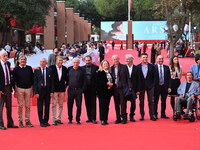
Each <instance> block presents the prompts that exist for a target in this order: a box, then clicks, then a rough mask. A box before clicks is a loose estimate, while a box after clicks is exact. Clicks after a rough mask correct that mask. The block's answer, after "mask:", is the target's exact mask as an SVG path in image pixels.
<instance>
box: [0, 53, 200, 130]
mask: <svg viewBox="0 0 200 150" xmlns="http://www.w3.org/2000/svg"><path fill="white" fill-rule="evenodd" d="M0 58H1V63H0V129H6V127H5V126H4V122H3V115H2V113H3V106H4V103H6V108H7V118H8V119H7V120H8V121H7V127H8V128H17V127H18V126H16V125H14V123H13V119H12V115H11V113H12V98H11V94H12V89H14V91H15V93H14V96H15V97H16V98H17V101H18V122H19V127H24V124H23V115H22V114H23V113H22V111H23V102H24V101H25V125H26V126H29V127H32V126H33V125H32V123H31V121H30V109H31V107H30V101H31V100H30V99H31V97H33V96H34V95H35V97H36V98H37V108H38V118H39V122H40V126H41V127H47V126H50V124H49V111H50V100H51V114H52V120H53V125H57V124H63V122H62V121H61V117H62V110H63V102H64V98H65V91H66V88H67V95H68V101H67V108H68V120H69V122H68V123H69V124H71V123H72V121H73V113H72V111H73V104H74V101H75V103H76V106H77V111H76V122H77V124H81V122H80V117H81V110H82V108H81V106H82V94H84V99H85V104H86V110H87V117H88V120H87V121H86V122H92V123H94V124H96V123H97V121H96V98H97V97H98V99H99V111H100V113H99V114H100V121H101V124H102V125H106V124H108V113H109V104H110V99H111V97H112V96H113V97H114V103H115V112H116V121H115V123H116V124H118V123H123V124H126V123H127V120H128V117H127V101H130V102H131V108H130V114H129V120H130V121H132V122H134V121H135V119H134V115H135V109H136V103H135V100H136V99H137V97H139V101H140V104H139V107H140V115H141V116H140V120H144V116H145V111H144V100H145V92H146V93H147V99H148V107H149V116H150V119H151V120H152V121H156V120H157V119H158V110H157V109H158V108H157V107H158V101H159V97H160V96H161V118H165V119H168V118H169V117H168V116H167V115H166V112H165V110H166V99H167V95H168V94H169V95H171V105H172V108H173V111H174V113H177V112H179V110H180V109H178V108H179V105H178V102H177V103H176V102H175V97H176V96H177V91H181V90H180V89H179V90H177V89H178V88H180V87H181V88H182V87H183V88H186V89H187V90H185V89H184V90H183V91H184V92H182V93H181V94H183V97H184V95H185V92H186V93H188V91H189V92H191V88H192V89H193V88H194V87H196V84H195V83H196V82H195V83H194V85H193V84H192V86H189V85H190V84H189V85H188V84H187V87H185V86H183V85H180V79H181V77H182V67H181V66H180V65H179V61H178V57H177V56H174V57H173V58H172V59H171V62H170V66H169V67H168V66H166V65H164V64H163V62H164V58H163V56H162V55H158V56H157V64H156V65H155V66H154V65H153V64H151V63H149V62H148V54H147V53H142V54H141V63H140V64H139V65H134V64H133V61H134V58H133V56H132V55H130V54H128V55H126V64H125V65H124V64H121V63H120V58H119V56H117V55H113V56H112V61H113V66H110V64H109V62H108V61H107V60H102V61H101V63H100V66H99V67H98V66H96V65H94V64H92V57H91V56H89V55H88V56H86V57H85V63H86V65H85V66H83V67H80V66H79V64H80V60H79V58H77V57H76V58H74V59H73V61H72V63H73V66H72V67H69V68H66V67H65V66H63V57H62V56H56V58H55V64H54V65H51V66H48V67H47V60H46V59H45V58H42V59H41V60H40V67H38V68H36V69H35V71H34V72H33V69H32V68H31V66H28V65H26V56H24V55H22V56H20V57H19V66H17V67H15V68H14V70H13V71H11V70H10V63H9V62H8V61H7V60H8V54H7V52H6V51H4V50H2V51H1V52H0ZM199 58H200V57H199ZM199 58H198V60H196V62H197V63H199V62H200V60H199ZM196 68H200V67H196V66H195V67H193V69H192V70H194V71H193V72H195V71H197V70H198V69H196ZM190 74H192V75H193V74H194V76H195V78H194V79H197V80H199V79H198V75H199V74H197V73H196V74H195V73H192V72H190V73H188V74H187V75H188V76H189V75H190ZM187 75H186V79H187V78H188V80H187V81H188V83H191V81H190V80H189V77H187ZM179 85H180V86H179ZM198 90H199V89H196V92H195V93H192V94H191V95H192V97H193V96H194V95H197V94H198V92H199V91H198ZM178 94H179V93H178ZM183 97H182V98H183ZM188 107H189V108H188V111H187V112H186V113H188V112H191V105H189V104H188ZM56 112H57V115H56ZM186 115H187V114H186Z"/></svg>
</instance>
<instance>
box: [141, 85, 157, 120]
mask: <svg viewBox="0 0 200 150" xmlns="http://www.w3.org/2000/svg"><path fill="white" fill-rule="evenodd" d="M145 91H146V92H147V97H148V106H149V116H150V117H151V116H153V115H154V110H153V94H154V88H151V89H147V88H144V89H143V90H142V91H140V96H139V99H140V114H141V116H144V115H145V113H144V99H145Z"/></svg>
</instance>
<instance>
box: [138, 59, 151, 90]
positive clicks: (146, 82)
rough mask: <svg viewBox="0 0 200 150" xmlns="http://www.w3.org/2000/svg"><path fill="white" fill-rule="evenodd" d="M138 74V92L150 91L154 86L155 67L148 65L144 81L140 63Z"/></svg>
mask: <svg viewBox="0 0 200 150" xmlns="http://www.w3.org/2000/svg"><path fill="white" fill-rule="evenodd" d="M138 69H139V74H140V80H141V86H140V90H143V89H144V88H147V89H151V88H153V87H154V85H155V67H154V65H152V64H150V63H148V72H147V76H146V79H145V78H144V75H143V72H142V64H141V63H140V64H139V65H138Z"/></svg>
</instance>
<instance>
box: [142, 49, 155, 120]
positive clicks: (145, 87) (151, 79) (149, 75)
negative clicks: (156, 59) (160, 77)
mask: <svg viewBox="0 0 200 150" xmlns="http://www.w3.org/2000/svg"><path fill="white" fill-rule="evenodd" d="M141 59H142V63H140V64H139V65H138V69H139V72H140V79H141V81H142V82H141V87H140V96H139V99H140V114H141V117H140V120H144V115H145V113H144V99H145V97H144V95H145V91H146V92H147V96H148V105H149V115H150V119H151V120H152V121H156V117H155V116H154V109H153V95H154V85H155V67H154V66H153V65H152V64H150V63H148V61H147V60H148V54H147V53H142V54H141Z"/></svg>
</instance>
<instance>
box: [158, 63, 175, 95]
mask: <svg viewBox="0 0 200 150" xmlns="http://www.w3.org/2000/svg"><path fill="white" fill-rule="evenodd" d="M163 68H164V87H165V91H166V92H167V91H168V88H171V75H170V70H169V67H168V66H166V65H163ZM155 71H156V76H155V91H156V90H157V89H158V88H159V70H158V65H155Z"/></svg>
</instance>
